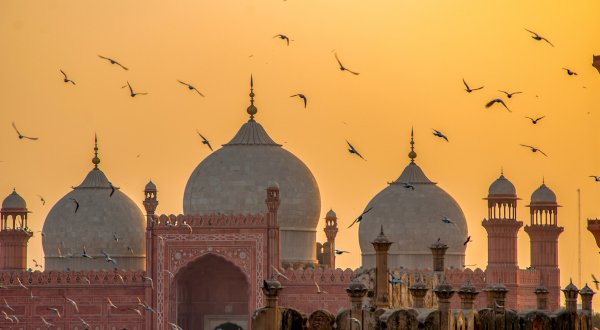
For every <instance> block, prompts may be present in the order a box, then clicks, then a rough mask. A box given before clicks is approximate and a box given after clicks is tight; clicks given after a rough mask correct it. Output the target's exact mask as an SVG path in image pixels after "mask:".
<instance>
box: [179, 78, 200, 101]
mask: <svg viewBox="0 0 600 330" xmlns="http://www.w3.org/2000/svg"><path fill="white" fill-rule="evenodd" d="M177 81H179V83H180V84H184V85H186V86H187V87H188V88H189V89H193V90H195V91H196V92H197V93H198V94H200V96H202V97H204V95H202V93H200V91H199V90H197V89H196V87H194V86H192V85H190V84H186V83H184V82H183V81H181V80H177Z"/></svg>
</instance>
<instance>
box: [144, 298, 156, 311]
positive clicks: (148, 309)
mask: <svg viewBox="0 0 600 330" xmlns="http://www.w3.org/2000/svg"><path fill="white" fill-rule="evenodd" d="M144 305H145V307H146V310H147V311H151V312H152V313H156V312H155V311H154V310H153V309H152V308H150V305H148V303H147V302H145V301H144Z"/></svg>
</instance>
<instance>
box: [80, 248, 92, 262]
mask: <svg viewBox="0 0 600 330" xmlns="http://www.w3.org/2000/svg"><path fill="white" fill-rule="evenodd" d="M81 256H82V257H84V258H89V259H94V258H92V257H90V256H89V255H88V254H87V252H86V251H85V245H84V246H83V254H82V255H81Z"/></svg>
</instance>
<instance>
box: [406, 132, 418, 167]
mask: <svg viewBox="0 0 600 330" xmlns="http://www.w3.org/2000/svg"><path fill="white" fill-rule="evenodd" d="M408 158H410V162H411V163H414V162H415V158H417V153H416V152H415V140H414V134H413V128H412V127H411V128H410V152H409V153H408Z"/></svg>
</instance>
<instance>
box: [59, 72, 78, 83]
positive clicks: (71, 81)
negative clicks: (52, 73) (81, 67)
mask: <svg viewBox="0 0 600 330" xmlns="http://www.w3.org/2000/svg"><path fill="white" fill-rule="evenodd" d="M60 72H62V74H63V75H64V76H65V79H63V81H64V82H70V83H72V84H73V85H75V82H74V81H73V80H71V79H69V78H67V74H66V73H65V72H64V71H63V70H60Z"/></svg>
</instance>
